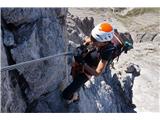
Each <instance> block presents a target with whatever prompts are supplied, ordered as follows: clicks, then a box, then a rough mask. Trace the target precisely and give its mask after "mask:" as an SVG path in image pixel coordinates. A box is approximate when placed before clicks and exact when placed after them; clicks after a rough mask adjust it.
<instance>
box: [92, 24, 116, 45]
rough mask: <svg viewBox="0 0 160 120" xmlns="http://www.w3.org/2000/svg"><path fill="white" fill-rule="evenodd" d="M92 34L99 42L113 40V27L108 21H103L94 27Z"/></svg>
mask: <svg viewBox="0 0 160 120" xmlns="http://www.w3.org/2000/svg"><path fill="white" fill-rule="evenodd" d="M91 35H92V37H93V38H94V39H96V40H97V41H98V42H106V41H111V40H112V38H113V35H114V32H113V27H112V25H110V24H109V23H107V22H102V23H100V24H98V25H97V26H95V27H94V28H93V30H92V32H91Z"/></svg>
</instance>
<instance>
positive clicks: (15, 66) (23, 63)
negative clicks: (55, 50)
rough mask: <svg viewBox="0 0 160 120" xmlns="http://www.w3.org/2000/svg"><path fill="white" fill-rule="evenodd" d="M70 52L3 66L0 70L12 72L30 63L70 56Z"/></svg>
mask: <svg viewBox="0 0 160 120" xmlns="http://www.w3.org/2000/svg"><path fill="white" fill-rule="evenodd" d="M72 54H73V53H72V52H63V53H59V54H55V55H51V56H47V57H43V58H39V59H35V60H31V61H26V62H21V63H17V64H14V65H9V66H5V67H2V68H1V72H3V71H6V70H8V71H9V70H13V69H15V68H18V67H20V66H23V65H27V64H31V63H35V62H42V61H44V60H48V59H51V58H54V57H59V56H66V55H72Z"/></svg>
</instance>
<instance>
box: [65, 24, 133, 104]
mask: <svg viewBox="0 0 160 120" xmlns="http://www.w3.org/2000/svg"><path fill="white" fill-rule="evenodd" d="M130 39H131V36H130V34H129V33H121V34H120V33H119V32H118V31H117V30H114V29H113V27H112V25H110V24H109V23H107V22H102V23H100V24H98V25H97V26H95V27H94V28H93V30H92V31H91V35H90V37H86V38H85V39H84V42H83V44H82V45H81V46H79V47H77V49H76V51H75V55H74V59H75V61H74V63H73V64H72V69H71V75H72V78H73V81H72V83H71V84H70V85H69V86H68V87H67V88H65V89H64V90H63V92H62V97H63V98H64V99H65V100H67V101H68V103H71V102H73V101H75V100H78V99H79V96H78V93H77V91H78V90H79V89H80V87H81V86H82V85H83V84H84V83H85V82H86V81H87V80H89V79H90V78H91V76H99V75H100V74H101V73H102V72H103V70H104V69H105V67H106V66H107V65H109V64H110V63H111V62H112V61H113V59H114V58H115V57H117V56H119V55H120V54H121V52H123V51H124V52H125V53H126V52H127V51H128V50H129V49H131V48H132V45H133V41H132V39H131V40H130Z"/></svg>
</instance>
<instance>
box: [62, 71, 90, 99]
mask: <svg viewBox="0 0 160 120" xmlns="http://www.w3.org/2000/svg"><path fill="white" fill-rule="evenodd" d="M87 80H88V77H87V76H86V75H85V74H84V73H78V74H77V75H76V76H75V78H74V80H73V82H72V83H71V84H70V85H69V86H68V87H67V88H66V89H64V91H63V92H62V97H63V98H64V99H67V100H71V99H72V98H73V95H74V93H75V92H76V91H77V90H78V89H79V88H80V87H81V86H82V85H83V84H84V83H85V82H86V81H87Z"/></svg>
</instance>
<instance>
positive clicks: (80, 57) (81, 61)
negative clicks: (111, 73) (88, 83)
mask: <svg viewBox="0 0 160 120" xmlns="http://www.w3.org/2000/svg"><path fill="white" fill-rule="evenodd" d="M86 52H87V47H86V46H85V45H81V46H79V47H77V48H76V51H75V52H74V59H75V61H76V62H78V63H79V64H82V65H83V64H84V63H85V61H84V59H83V53H86Z"/></svg>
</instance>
